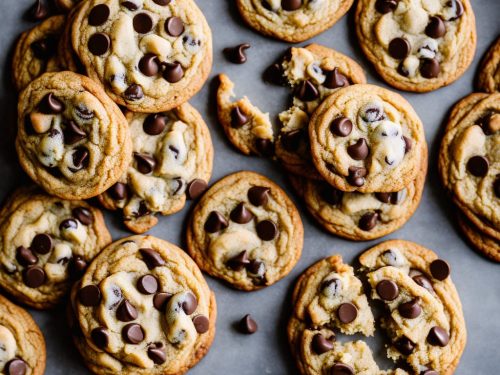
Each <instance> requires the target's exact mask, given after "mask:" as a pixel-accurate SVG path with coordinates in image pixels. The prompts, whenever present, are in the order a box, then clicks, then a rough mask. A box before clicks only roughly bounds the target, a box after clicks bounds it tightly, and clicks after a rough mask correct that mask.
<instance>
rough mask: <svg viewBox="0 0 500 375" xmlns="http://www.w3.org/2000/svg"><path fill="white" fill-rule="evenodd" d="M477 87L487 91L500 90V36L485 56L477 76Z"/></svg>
mask: <svg viewBox="0 0 500 375" xmlns="http://www.w3.org/2000/svg"><path fill="white" fill-rule="evenodd" d="M477 88H478V89H479V90H480V91H486V92H495V91H500V38H497V40H496V41H495V43H494V44H493V45H492V46H491V47H490V49H489V50H488V53H487V54H486V56H485V57H484V58H483V62H482V64H481V66H480V68H479V74H478V77H477Z"/></svg>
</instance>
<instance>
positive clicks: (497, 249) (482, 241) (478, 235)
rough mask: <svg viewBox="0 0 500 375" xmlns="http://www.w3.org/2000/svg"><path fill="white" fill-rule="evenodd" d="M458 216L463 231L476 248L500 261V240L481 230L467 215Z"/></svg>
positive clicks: (492, 258)
mask: <svg viewBox="0 0 500 375" xmlns="http://www.w3.org/2000/svg"><path fill="white" fill-rule="evenodd" d="M457 216H458V225H459V227H460V229H461V230H462V233H463V234H464V235H465V238H466V239H467V240H468V241H469V243H470V244H471V245H472V246H473V247H474V249H476V250H477V251H479V252H480V253H481V254H483V255H484V256H486V257H488V258H490V259H491V260H493V261H495V262H500V241H499V240H498V239H496V238H493V237H490V236H488V235H487V234H484V233H483V232H481V230H480V229H479V228H478V227H476V226H475V225H474V224H473V223H472V222H471V221H470V220H468V219H467V217H466V216H465V215H461V214H458V215H457Z"/></svg>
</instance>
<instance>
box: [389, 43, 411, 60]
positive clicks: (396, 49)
mask: <svg viewBox="0 0 500 375" xmlns="http://www.w3.org/2000/svg"><path fill="white" fill-rule="evenodd" d="M410 50H411V46H410V42H409V41H408V40H406V39H405V38H394V39H393V40H391V41H390V43H389V55H391V56H392V57H393V58H395V59H398V60H402V59H404V58H405V57H406V56H408V54H409V53H410Z"/></svg>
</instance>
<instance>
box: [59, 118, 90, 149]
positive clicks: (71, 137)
mask: <svg viewBox="0 0 500 375" xmlns="http://www.w3.org/2000/svg"><path fill="white" fill-rule="evenodd" d="M63 134H64V143H65V144H67V145H72V144H75V143H77V142H79V141H81V140H82V139H85V138H86V137H87V134H86V133H85V132H84V131H83V130H82V129H81V128H80V127H79V126H78V125H77V124H76V122H74V121H73V120H70V121H68V122H67V123H65V126H64V131H63Z"/></svg>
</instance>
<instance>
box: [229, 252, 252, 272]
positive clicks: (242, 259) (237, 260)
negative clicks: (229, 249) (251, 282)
mask: <svg viewBox="0 0 500 375" xmlns="http://www.w3.org/2000/svg"><path fill="white" fill-rule="evenodd" d="M249 264H250V260H249V259H248V253H247V251H246V250H243V251H242V252H241V253H239V254H238V255H236V256H234V257H232V258H230V259H229V260H228V261H227V266H228V267H229V268H231V269H232V270H233V271H237V272H239V271H243V269H244V268H245V267H246V266H247V265H249Z"/></svg>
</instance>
